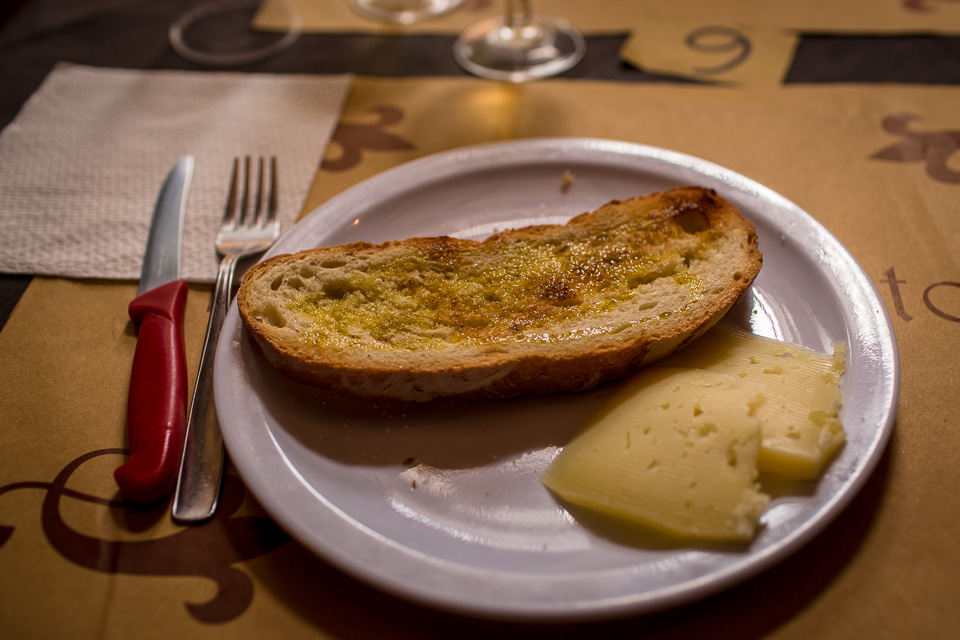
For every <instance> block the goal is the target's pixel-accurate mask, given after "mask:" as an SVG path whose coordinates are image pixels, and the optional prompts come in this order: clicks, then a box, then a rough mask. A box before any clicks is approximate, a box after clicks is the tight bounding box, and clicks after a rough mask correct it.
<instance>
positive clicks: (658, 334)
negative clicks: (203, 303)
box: [237, 187, 762, 401]
mask: <svg viewBox="0 0 960 640" xmlns="http://www.w3.org/2000/svg"><path fill="white" fill-rule="evenodd" d="M625 229H627V230H629V231H624V230H625ZM634 229H637V230H638V231H634ZM616 234H620V235H619V236H617V235H616ZM607 237H613V238H615V239H614V240H611V241H609V242H606V243H605V242H602V241H601V242H598V241H597V238H607ZM594 245H596V247H597V249H596V254H597V255H590V251H591V250H592V247H593V246H594ZM564 247H566V248H576V250H577V251H579V252H581V253H582V254H585V255H586V257H584V258H583V259H578V260H579V261H578V262H575V263H573V262H569V263H564V264H567V271H563V270H562V269H561V270H559V271H555V272H554V271H551V272H549V273H548V275H547V276H543V275H542V273H541V272H546V271H548V270H547V269H546V268H545V266H544V264H542V263H541V262H536V263H533V264H531V265H530V267H529V269H528V271H530V273H535V275H536V277H534V276H530V282H533V283H534V285H535V286H533V285H528V286H527V289H524V290H523V291H530V293H528V294H526V298H523V299H521V300H520V302H519V303H517V304H515V305H514V306H513V307H511V308H510V312H511V313H515V314H516V315H517V317H518V318H520V319H519V320H516V322H513V324H511V320H510V318H501V317H494V318H492V319H491V318H490V317H483V315H484V314H483V313H479V314H478V313H477V310H476V308H474V309H473V312H471V313H467V312H462V313H461V311H460V310H459V309H457V308H456V304H454V303H451V302H450V301H449V300H448V298H449V297H450V294H449V290H442V291H446V292H447V293H446V294H445V295H441V299H440V300H439V301H437V300H436V299H435V298H431V297H426V298H424V297H421V298H412V299H416V300H418V301H419V302H418V304H420V305H421V306H422V305H423V304H424V303H425V304H427V305H428V306H430V305H433V304H439V305H440V310H439V311H437V312H436V314H439V315H438V319H437V320H436V322H434V324H435V325H436V326H435V327H434V326H433V325H430V326H429V327H428V328H430V329H433V328H436V329H437V331H441V330H442V331H446V332H447V334H446V336H447V337H446V338H445V339H436V340H432V339H431V340H427V339H422V338H420V337H415V338H411V336H412V335H413V334H414V333H415V330H414V327H413V324H412V323H413V320H410V323H411V324H410V326H404V324H403V323H405V322H407V320H406V318H407V317H408V316H410V317H412V316H416V315H417V314H418V313H420V312H422V309H421V308H420V307H417V308H413V309H411V310H410V311H407V312H397V313H396V317H397V318H400V320H399V321H398V322H400V324H399V325H396V326H394V325H391V326H390V331H391V332H390V333H389V335H387V336H386V338H379V339H374V338H372V337H371V336H370V335H360V336H358V337H357V338H356V340H357V342H356V343H355V344H354V343H350V340H348V339H346V338H344V339H342V340H340V336H339V334H338V335H335V336H334V338H336V340H333V341H332V342H328V343H324V342H323V341H321V342H320V343H319V344H316V345H312V344H308V343H309V340H307V336H313V338H311V339H314V338H315V336H314V335H313V334H314V331H313V328H312V327H313V326H315V325H316V324H317V323H318V322H323V323H326V324H327V325H331V326H332V325H333V324H335V323H333V321H331V320H330V319H329V318H328V317H326V316H323V317H320V316H319V315H316V314H315V313H313V312H314V310H315V309H314V307H313V306H311V307H309V308H310V310H311V313H305V312H303V309H304V308H305V307H303V305H304V304H306V303H305V302H304V301H305V300H307V301H309V304H310V305H313V304H314V303H317V301H318V300H319V304H327V303H329V301H330V300H331V299H333V298H334V297H336V296H344V290H343V289H341V288H338V287H341V286H346V285H342V283H343V282H346V281H345V280H344V278H348V279H349V278H353V279H354V280H356V279H359V280H360V281H361V282H364V281H369V280H370V278H371V277H372V276H370V274H371V273H372V274H375V275H376V276H377V277H376V278H374V279H375V280H376V285H375V286H376V287H380V289H383V291H387V292H388V293H390V295H393V296H394V298H391V299H396V300H399V301H400V302H401V303H407V300H408V298H407V297H397V296H396V295H394V294H395V292H396V291H397V290H398V289H399V290H401V291H403V292H405V293H406V292H408V291H409V290H408V289H407V288H405V287H411V288H415V287H419V289H418V291H419V290H421V289H422V288H423V283H422V282H419V281H417V282H411V281H410V280H411V278H413V279H417V278H420V277H421V275H423V274H424V273H427V274H428V275H429V274H433V275H436V273H438V272H440V271H443V270H447V271H445V272H444V274H443V275H444V276H445V278H446V279H447V280H449V281H453V282H460V280H464V281H466V280H467V279H468V278H472V280H470V283H471V284H474V283H476V282H481V283H482V284H484V286H487V289H486V290H487V291H488V292H492V293H491V294H490V295H491V297H493V298H497V296H498V294H497V291H498V289H497V287H501V288H505V287H508V286H513V284H514V283H513V282H512V280H511V281H506V280H504V279H503V278H502V277H501V278H500V280H498V279H497V276H496V275H495V274H496V273H498V272H497V269H498V268H499V267H498V265H499V264H501V263H502V262H504V261H509V260H513V261H514V262H516V263H517V264H520V265H521V267H523V266H524V265H526V263H524V262H523V260H524V259H525V257H524V256H525V253H524V252H526V253H532V252H536V253H537V255H538V256H539V255H544V252H545V251H547V249H549V250H550V251H552V252H553V253H551V254H549V255H550V256H553V255H554V254H556V255H562V254H563V253H564V252H565V251H566V249H565V248H564ZM518 248H519V249H518ZM571 250H572V249H571ZM628 254H629V255H628ZM611 256H613V257H614V258H616V259H620V258H621V257H622V256H628V257H627V258H625V259H624V263H629V264H631V265H636V264H644V265H650V264H652V265H653V267H651V269H652V271H653V274H652V275H651V274H650V273H648V271H650V269H648V270H646V271H643V273H642V274H640V275H637V274H638V273H640V272H638V271H636V269H634V271H635V272H636V273H634V272H629V273H628V272H626V271H624V272H622V273H621V272H619V271H618V272H616V275H617V276H618V277H620V278H621V280H623V283H620V285H618V286H619V287H620V288H619V289H604V288H603V287H602V286H599V285H596V286H595V283H596V282H597V281H603V282H609V281H611V278H610V277H609V274H607V273H606V272H603V273H600V274H599V275H598V274H597V273H594V271H596V269H594V271H590V270H589V269H586V268H585V267H584V265H588V266H591V268H593V267H596V265H603V264H605V262H604V261H606V262H610V261H611V260H612V259H613V258H611ZM651 256H652V258H651ZM414 257H415V261H414V262H410V261H411V260H414ZM601 258H602V260H601ZM552 259H553V258H550V260H552ZM631 261H632V262H631ZM644 261H645V262H644ZM408 263H409V264H415V265H416V266H417V267H418V268H419V269H411V270H405V269H404V268H396V267H397V265H405V264H408ZM549 264H550V265H552V264H553V262H550V263H549ZM619 264H620V263H617V266H618V267H619ZM665 264H666V265H667V266H664V265H665ZM383 265H388V267H389V268H388V267H384V266H383ZM425 265H426V266H425ZM477 265H480V266H479V267H478V266H477ZM571 265H573V266H571ZM761 266H762V254H761V253H760V251H759V249H758V246H757V235H756V231H755V229H754V226H753V224H752V223H751V222H750V221H749V220H747V219H745V218H744V217H742V216H741V215H740V213H739V212H738V211H737V209H736V208H735V207H733V206H732V205H731V204H730V203H729V202H727V201H726V200H724V199H723V198H722V197H720V196H719V195H718V194H717V193H716V192H714V191H713V190H708V189H703V188H700V187H682V188H678V189H671V190H669V191H664V192H659V193H654V194H650V195H647V196H638V197H636V198H630V199H628V200H624V201H616V200H615V201H611V202H609V203H607V204H606V205H604V206H603V207H600V208H599V209H597V210H596V211H593V212H588V213H584V214H581V215H579V216H577V217H575V218H573V219H571V220H570V221H569V222H568V223H567V224H565V225H541V226H534V227H525V228H522V229H514V230H508V231H504V232H501V233H498V234H495V235H493V236H490V237H489V238H487V239H485V240H484V241H482V242H476V241H472V240H462V239H456V238H449V237H436V238H411V239H408V240H402V241H392V242H386V243H383V244H379V245H373V244H370V243H363V242H360V243H352V244H346V245H339V246H335V247H321V248H317V249H309V250H306V251H302V252H299V253H297V254H284V255H278V256H274V257H272V258H270V259H268V260H265V261H263V262H261V263H259V264H257V265H255V266H254V267H252V268H251V269H250V270H249V271H248V272H247V274H246V275H245V277H244V279H243V282H242V284H241V287H240V291H239V293H238V297H237V298H238V305H239V309H240V316H241V318H242V320H243V324H244V327H245V329H246V332H247V334H248V337H249V338H250V340H251V341H252V342H253V344H255V345H256V346H257V348H259V349H260V351H261V352H262V353H263V355H264V356H265V358H266V359H267V361H268V362H269V363H270V364H271V365H273V366H274V367H276V368H277V369H278V370H279V371H281V372H282V373H283V374H284V375H286V376H287V377H289V378H291V379H293V380H295V381H297V382H300V383H304V384H307V385H311V386H315V387H320V388H324V389H328V390H331V391H335V392H343V393H348V394H351V395H354V396H359V397H376V398H391V399H399V400H406V401H425V400H430V399H432V398H436V397H443V396H459V397H471V398H475V397H512V396H518V395H523V394H530V393H557V392H571V391H581V390H585V389H590V388H592V387H594V386H596V385H598V384H601V383H603V382H606V381H608V380H611V379H614V378H617V377H620V376H623V375H624V374H626V373H627V372H628V371H630V370H631V369H633V368H635V367H639V366H642V365H646V364H649V363H652V362H655V361H657V360H660V359H661V358H663V357H665V356H667V355H669V354H670V353H672V352H673V351H675V350H677V349H680V348H682V347H683V346H684V345H685V344H687V343H688V342H689V341H691V340H694V339H696V337H697V336H699V335H701V334H702V333H703V332H704V331H706V330H707V329H708V328H709V327H710V326H712V325H713V324H714V323H716V322H717V321H718V320H719V319H720V318H721V317H723V315H724V314H725V313H726V312H727V311H728V310H729V309H730V308H731V307H732V306H733V304H734V303H735V302H736V301H737V299H738V298H739V297H740V296H741V294H742V293H743V292H744V291H745V290H746V289H747V288H748V287H749V286H750V284H751V283H752V282H753V280H754V278H755V277H756V275H757V273H758V272H759V271H760V268H761ZM427 269H429V270H430V271H426V270H427ZM601 271H602V269H601ZM574 272H575V273H574ZM488 273H489V274H493V275H487V274H488ZM451 274H452V275H451ZM524 275H525V276H526V275H529V274H524ZM424 277H426V276H424ZM338 278H339V279H338ZM485 278H487V279H486V280H485ZM538 278H539V279H538ZM631 278H633V280H631ZM364 279H366V280H364ZM458 279H459V280H458ZM487 280H489V282H488V281H487ZM688 280H690V281H691V282H694V284H690V285H688V284H686V283H687V281H688ZM385 281H386V284H384V282H385ZM351 282H353V281H351ZM617 282H619V281H617ZM624 283H627V284H624ZM441 284H443V283H442V282H441ZM628 285H629V286H628ZM358 286H359V290H360V294H362V295H367V296H368V297H374V298H375V296H373V295H372V294H371V291H373V289H372V287H373V286H374V285H371V288H370V289H367V288H364V287H363V286H360V285H356V283H352V284H350V287H355V288H356V287H358ZM464 286H465V285H464ZM604 286H606V285H604ZM350 287H347V288H348V289H350ZM384 287H386V288H384ZM355 288H354V289H350V292H353V291H355V290H356V289H355ZM378 290H379V289H378ZM453 291H454V292H455V293H456V292H457V291H459V290H458V289H453ZM584 291H585V292H587V293H589V294H591V295H593V296H594V298H589V297H588V296H587V295H586V294H582V292H584ZM354 295H355V296H356V295H358V294H354ZM386 295H387V294H384V297H386ZM605 295H606V296H607V297H608V298H609V300H605V299H604V298H603V296H605ZM614 296H621V297H623V298H624V301H623V302H616V303H614V300H613V298H614ZM325 298H326V299H325ZM424 301H426V302H424ZM606 303H609V306H610V307H611V310H610V311H609V312H607V311H600V312H596V313H587V312H584V314H582V315H580V316H578V315H577V313H579V310H580V309H581V308H589V309H593V308H599V307H600V306H601V305H603V304H606ZM491 304H492V306H490V308H493V309H496V308H500V307H497V306H496V305H495V304H493V303H491ZM589 305H593V306H589ZM650 305H652V306H650ZM468 306H469V305H468ZM473 307H477V305H473ZM473 307H471V308H473ZM658 307H659V308H658ZM477 308H479V307H477ZM355 309H356V310H357V313H358V314H360V313H363V312H364V309H366V307H362V306H360V307H355ZM571 309H573V311H571ZM390 310H391V313H392V312H393V311H395V310H394V309H393V308H392V307H390ZM323 313H326V312H323ZM443 314H446V315H443ZM478 316H479V317H478ZM527 316H529V318H528V317H527ZM429 317H430V318H431V319H432V318H434V316H429ZM318 318H319V320H318ZM530 318H533V320H530ZM538 320H543V322H542V323H541V324H540V325H537V321H538ZM350 321H352V319H351V318H348V319H347V320H346V321H345V322H350ZM373 322H377V320H376V319H374V320H373ZM524 323H525V324H524ZM520 324H523V327H522V328H520V329H518V326H519V325H520ZM473 325H477V326H473ZM342 331H343V332H344V333H349V332H348V331H347V330H342ZM405 332H406V333H405ZM543 336H546V337H543ZM464 337H466V338H468V339H462V338H464ZM351 339H352V338H351ZM337 340H339V342H338V341H337ZM405 340H406V341H407V343H404V342H403V341H405ZM411 340H413V342H410V341H411ZM392 341H396V342H399V343H400V344H401V346H399V347H394V346H393V344H392ZM418 341H419V342H418ZM421 343H422V344H421Z"/></svg>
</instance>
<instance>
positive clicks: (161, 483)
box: [113, 280, 187, 503]
mask: <svg viewBox="0 0 960 640" xmlns="http://www.w3.org/2000/svg"><path fill="white" fill-rule="evenodd" d="M186 300H187V283H186V282H184V281H182V280H174V281H173V282H168V283H167V284H165V285H162V286H159V287H157V288H155V289H151V290H150V291H147V292H146V293H144V294H142V295H140V296H138V297H137V298H136V299H134V300H133V302H131V303H130V307H129V312H130V317H131V318H132V319H133V321H134V322H138V323H139V324H140V330H139V331H138V333H137V349H136V352H135V353H134V355H133V368H132V371H131V373H130V391H129V395H128V397H127V441H128V445H129V448H130V458H129V459H128V460H127V462H125V463H124V464H122V465H121V466H119V467H118V468H117V470H116V471H115V472H114V474H113V476H114V478H115V479H116V481H117V485H118V486H119V487H120V492H121V493H122V494H123V495H124V496H125V497H127V498H129V499H131V500H133V501H135V502H140V503H151V502H157V501H159V500H161V499H162V498H163V497H164V496H166V495H167V494H168V493H170V491H171V490H172V489H173V486H174V485H175V484H176V482H177V474H178V473H179V470H180V456H181V454H182V453H183V439H184V434H185V432H186V422H187V364H186V356H185V355H184V346H183V310H184V307H185V305H186Z"/></svg>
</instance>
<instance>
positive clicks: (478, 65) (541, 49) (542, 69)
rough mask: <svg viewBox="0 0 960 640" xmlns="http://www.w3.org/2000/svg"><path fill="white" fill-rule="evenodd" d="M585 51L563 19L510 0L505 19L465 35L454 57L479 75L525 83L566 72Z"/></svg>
mask: <svg viewBox="0 0 960 640" xmlns="http://www.w3.org/2000/svg"><path fill="white" fill-rule="evenodd" d="M586 49H587V46H586V43H585V42H584V40H583V36H582V35H581V34H580V31H578V30H577V28H576V27H574V26H573V25H572V24H570V23H569V22H567V21H566V20H564V19H563V18H555V17H552V16H544V15H539V14H534V12H533V10H532V9H531V8H530V1H529V0H505V6H504V12H503V15H502V16H499V17H496V18H490V19H488V20H484V21H482V22H478V23H477V24H475V25H473V26H470V27H467V28H466V29H465V30H464V31H463V33H461V34H460V37H459V38H458V39H457V42H456V44H455V45H454V47H453V55H454V57H455V58H456V60H457V62H458V63H459V64H460V66H461V67H463V68H464V69H466V70H467V71H469V72H470V73H473V74H475V75H478V76H482V77H485V78H493V79H496V80H509V81H510V82H525V81H527V80H533V79H536V78H545V77H548V76H553V75H556V74H558V73H562V72H564V71H566V70H567V69H569V68H571V67H573V66H574V65H575V64H577V63H578V62H580V60H581V59H582V58H583V54H584V53H585V52H586Z"/></svg>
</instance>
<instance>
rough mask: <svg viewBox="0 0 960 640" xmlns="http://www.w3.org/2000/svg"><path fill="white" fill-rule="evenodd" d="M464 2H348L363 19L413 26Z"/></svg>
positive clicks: (456, 0)
mask: <svg viewBox="0 0 960 640" xmlns="http://www.w3.org/2000/svg"><path fill="white" fill-rule="evenodd" d="M464 2H465V0H349V3H350V8H351V9H353V10H354V11H355V12H356V13H359V14H360V15H361V16H363V17H365V18H370V19H371V20H377V21H380V22H391V23H394V24H413V23H414V22H420V21H422V20H428V19H430V18H434V17H436V16H441V15H443V14H445V13H450V12H451V11H453V10H454V9H457V8H459V7H460V5H462V4H463V3H464Z"/></svg>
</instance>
